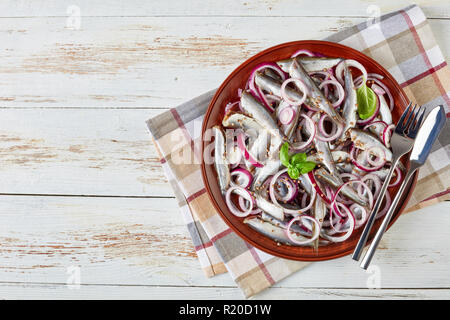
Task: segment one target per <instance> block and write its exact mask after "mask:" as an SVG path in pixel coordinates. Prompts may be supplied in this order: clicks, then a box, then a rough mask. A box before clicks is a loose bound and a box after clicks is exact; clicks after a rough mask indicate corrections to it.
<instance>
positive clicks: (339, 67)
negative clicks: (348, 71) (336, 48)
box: [336, 59, 367, 89]
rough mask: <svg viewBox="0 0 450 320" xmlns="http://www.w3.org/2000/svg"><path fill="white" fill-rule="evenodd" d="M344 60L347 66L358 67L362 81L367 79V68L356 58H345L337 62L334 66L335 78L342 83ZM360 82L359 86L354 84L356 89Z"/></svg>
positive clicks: (364, 81)
mask: <svg viewBox="0 0 450 320" xmlns="http://www.w3.org/2000/svg"><path fill="white" fill-rule="evenodd" d="M344 62H345V64H347V67H354V68H357V69H359V71H361V73H362V80H363V82H362V83H366V81H367V70H366V68H364V66H363V65H362V64H361V63H359V62H358V61H356V60H352V59H347V60H343V61H341V62H339V64H338V65H337V66H336V79H337V80H338V81H339V82H340V83H341V84H342V85H343V84H344V78H343V72H344ZM362 83H361V84H360V85H359V86H356V89H358V88H359V87H361V85H362Z"/></svg>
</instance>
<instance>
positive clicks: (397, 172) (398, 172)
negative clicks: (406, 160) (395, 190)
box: [388, 166, 402, 187]
mask: <svg viewBox="0 0 450 320" xmlns="http://www.w3.org/2000/svg"><path fill="white" fill-rule="evenodd" d="M395 175H396V179H395V181H394V182H391V183H390V184H389V185H388V187H395V186H397V185H398V184H399V183H400V181H402V170H400V168H399V167H398V166H397V167H395Z"/></svg>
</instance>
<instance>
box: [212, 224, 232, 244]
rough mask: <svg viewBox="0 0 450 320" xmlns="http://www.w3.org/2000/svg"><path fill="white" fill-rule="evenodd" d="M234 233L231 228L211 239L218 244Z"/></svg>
mask: <svg viewBox="0 0 450 320" xmlns="http://www.w3.org/2000/svg"><path fill="white" fill-rule="evenodd" d="M231 232H232V230H231V229H230V228H228V229H227V230H225V231H222V232H221V233H219V234H217V235H215V236H214V237H212V238H211V242H213V243H214V242H216V241H217V240H219V239H221V238H223V237H225V236H227V235H229V234H230V233H231Z"/></svg>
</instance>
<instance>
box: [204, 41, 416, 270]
mask: <svg viewBox="0 0 450 320" xmlns="http://www.w3.org/2000/svg"><path fill="white" fill-rule="evenodd" d="M305 44H319V45H330V46H334V47H338V48H341V49H343V50H350V51H353V53H356V54H357V55H361V56H363V57H364V58H366V59H369V60H371V62H372V63H373V64H375V65H376V66H377V68H379V69H380V70H382V71H383V73H384V74H386V75H387V78H389V80H390V81H392V83H394V85H395V86H396V87H398V89H399V92H400V97H401V98H402V99H403V100H404V102H405V103H406V102H407V101H408V97H407V95H406V93H405V92H404V90H403V88H402V87H401V86H400V84H399V83H398V82H397V81H396V80H395V78H394V77H393V76H392V75H391V74H390V72H389V71H387V70H386V69H385V68H384V67H383V66H381V65H380V64H379V63H378V62H377V61H376V60H374V59H373V58H371V57H369V56H367V55H365V54H364V53H362V52H361V51H359V50H357V49H353V48H351V47H348V46H346V45H343V44H340V43H336V42H330V41H324V40H296V41H290V42H284V43H281V44H278V45H275V46H272V47H269V48H267V49H264V50H262V51H260V52H258V53H256V54H255V55H253V56H251V57H249V58H248V59H246V60H245V61H244V62H242V63H241V64H240V65H238V66H237V67H236V68H234V70H233V71H232V72H231V73H230V74H229V75H228V76H227V77H226V78H225V80H223V82H222V83H221V85H220V86H219V87H218V89H217V90H216V92H215V93H214V96H213V98H212V99H211V101H210V102H209V104H208V108H207V109H206V113H205V116H204V118H203V123H202V130H201V136H202V137H203V135H204V133H205V131H206V130H207V128H206V124H207V123H208V120H209V118H210V115H211V112H212V109H213V106H214V104H215V103H216V100H217V99H218V98H219V95H220V94H221V92H222V91H223V89H224V88H225V86H226V85H228V83H229V82H230V80H231V79H232V78H233V77H234V76H235V74H236V73H238V72H239V71H240V70H241V69H242V68H243V67H244V66H246V65H248V64H250V63H252V61H254V60H256V59H258V58H259V57H261V56H263V55H265V54H268V53H270V52H272V51H276V50H279V49H280V48H283V47H287V46H293V45H298V46H301V45H305ZM204 149H205V141H203V139H202V143H201V154H202V155H203V154H204V151H205V150H204ZM201 159H202V160H201V172H202V180H203V183H204V185H205V189H206V193H207V194H208V197H209V200H210V201H211V202H212V204H213V206H214V209H215V210H216V211H217V212H218V214H219V215H220V216H221V218H222V220H224V222H225V223H226V224H227V226H228V227H229V228H230V229H231V230H233V231H234V232H235V233H236V234H237V235H238V236H239V237H240V238H241V239H242V240H244V241H246V242H248V243H250V244H251V245H253V246H254V247H255V248H258V249H259V250H261V251H264V252H266V253H268V254H271V255H273V256H276V257H280V258H284V259H289V260H295V261H309V262H312V261H327V260H332V259H337V258H340V257H343V256H347V255H349V254H351V253H352V252H353V248H351V249H350V250H345V251H342V252H338V253H335V254H330V255H327V256H320V257H319V256H317V257H313V256H311V257H304V256H303V257H302V256H299V255H289V254H284V253H281V252H276V251H272V250H270V249H268V248H266V247H264V246H262V245H261V244H259V243H258V242H256V241H254V240H253V239H251V238H249V237H248V236H247V235H245V234H243V233H242V232H241V231H240V230H239V229H237V228H236V227H235V226H234V225H233V223H232V222H231V221H229V219H228V218H227V217H226V215H225V214H224V213H223V212H222V210H221V209H220V206H219V204H218V203H217V201H216V199H215V197H214V196H213V192H212V190H211V188H210V185H209V181H208V179H207V174H206V164H205V160H204V157H201ZM408 165H409V164H408ZM417 177H418V172H417V171H416V172H415V173H414V175H413V179H411V180H410V182H409V183H408V184H409V185H408V186H407V187H406V188H405V191H404V195H403V197H402V199H401V205H400V206H398V207H397V209H396V210H395V213H394V216H393V218H392V219H391V221H390V222H389V224H388V227H387V230H389V228H390V227H391V226H392V225H393V224H394V223H395V222H396V221H397V219H398V218H399V217H400V215H401V214H402V213H403V211H404V209H405V207H406V205H407V203H408V201H409V199H410V198H411V196H412V190H414V188H415V186H416V182H417ZM371 233H372V234H373V233H374V232H373V231H372V232H371ZM373 236H374V234H373ZM373 236H372V237H369V239H368V241H367V243H366V246H368V245H369V244H370V243H371V241H372V238H373Z"/></svg>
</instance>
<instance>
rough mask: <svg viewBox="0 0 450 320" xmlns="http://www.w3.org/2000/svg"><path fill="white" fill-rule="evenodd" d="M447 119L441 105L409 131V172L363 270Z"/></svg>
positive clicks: (362, 263) (365, 257)
mask: <svg viewBox="0 0 450 320" xmlns="http://www.w3.org/2000/svg"><path fill="white" fill-rule="evenodd" d="M445 119H446V116H445V111H444V107H443V106H442V105H440V106H437V107H435V108H433V109H432V110H430V112H429V113H428V115H427V117H426V119H425V120H424V121H423V124H421V119H419V120H418V121H417V124H416V126H415V127H414V129H410V130H409V131H410V132H409V133H408V136H411V137H412V138H413V139H414V146H413V148H412V151H411V154H410V156H409V164H410V166H409V170H408V171H407V172H406V174H405V178H404V179H403V182H402V184H401V185H400V188H399V189H398V191H397V194H396V195H395V197H394V200H393V201H392V204H391V206H390V207H389V210H388V211H387V213H386V215H385V217H384V219H383V222H382V223H381V225H380V228H378V231H377V234H376V235H375V237H374V238H373V240H372V243H371V244H370V247H369V249H368V250H367V253H366V255H365V256H364V259H363V260H362V262H361V268H363V269H367V267H368V266H369V264H370V262H371V261H372V258H373V256H374V254H375V250H377V247H378V244H379V243H380V241H381V238H382V237H383V235H384V233H385V232H386V229H387V226H388V224H389V222H390V221H391V219H392V216H393V215H394V211H395V209H396V207H397V204H398V203H399V201H400V199H401V198H402V196H403V193H404V191H405V189H406V186H407V185H408V182H409V180H410V178H411V177H412V176H413V175H414V173H415V172H416V171H417V170H418V169H419V168H420V167H421V166H423V165H424V164H425V161H426V160H427V158H428V155H429V154H430V152H431V147H432V146H433V144H434V142H435V141H436V139H437V138H438V136H439V133H440V132H441V130H442V128H443V127H444V124H445ZM416 127H420V130H419V132H418V133H417V130H416V129H415V128H416Z"/></svg>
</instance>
